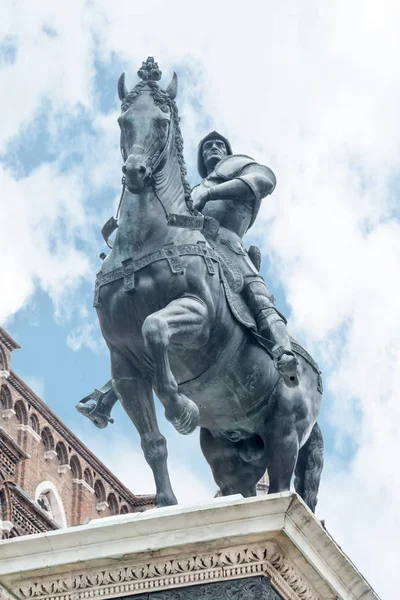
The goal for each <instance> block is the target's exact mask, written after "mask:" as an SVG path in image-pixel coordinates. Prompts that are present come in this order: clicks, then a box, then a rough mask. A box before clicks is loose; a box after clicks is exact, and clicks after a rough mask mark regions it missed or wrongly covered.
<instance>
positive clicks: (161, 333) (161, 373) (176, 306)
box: [142, 296, 209, 434]
mask: <svg viewBox="0 0 400 600" xmlns="http://www.w3.org/2000/svg"><path fill="white" fill-rule="evenodd" d="M142 334H143V338H144V341H145V345H146V348H147V350H148V352H149V354H150V356H151V357H152V359H153V362H154V389H155V392H156V394H157V396H158V398H159V399H160V401H161V402H162V404H163V406H164V408H165V417H166V419H167V420H168V421H170V423H172V425H173V426H174V427H175V429H176V430H177V431H179V433H182V434H188V433H191V432H192V431H194V429H196V427H197V426H198V425H199V409H198V408H197V406H196V404H195V403H194V402H192V400H190V399H189V398H188V397H187V396H185V394H182V393H180V392H179V391H178V384H177V382H176V379H175V377H174V375H173V373H172V371H171V367H170V364H169V359H168V346H169V344H170V343H178V344H184V345H185V346H187V347H189V348H191V349H193V348H201V347H202V346H203V345H204V344H205V343H206V341H207V339H208V336H209V320H208V312H207V308H206V305H205V304H204V302H203V301H202V300H200V299H198V298H195V297H193V296H190V297H182V298H178V299H176V300H173V301H172V302H170V303H169V304H168V306H166V307H165V308H163V309H162V310H159V311H157V312H155V313H153V314H151V315H149V316H148V317H147V318H146V320H145V321H144V323H143V327H142Z"/></svg>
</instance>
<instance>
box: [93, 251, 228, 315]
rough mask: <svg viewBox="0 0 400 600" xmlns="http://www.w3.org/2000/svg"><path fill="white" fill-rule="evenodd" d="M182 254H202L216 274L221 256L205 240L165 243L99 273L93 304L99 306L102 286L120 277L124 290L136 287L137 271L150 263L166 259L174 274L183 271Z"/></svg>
mask: <svg viewBox="0 0 400 600" xmlns="http://www.w3.org/2000/svg"><path fill="white" fill-rule="evenodd" d="M181 256H202V257H203V259H204V262H205V263H206V266H207V271H208V273H209V274H210V275H215V272H216V271H215V267H214V264H213V261H215V262H218V263H219V256H218V254H217V253H216V252H215V250H213V248H210V246H209V245H208V244H207V243H206V242H203V241H200V242H197V244H181V245H180V246H176V245H175V244H174V243H172V244H165V246H163V247H162V248H161V249H160V250H156V251H155V252H151V253H150V254H147V255H146V256H143V257H142V258H139V259H138V260H135V259H133V258H127V259H126V260H123V261H122V266H121V267H118V268H117V269H114V270H113V271H110V272H109V273H98V274H97V277H96V284H95V289H94V301H93V306H94V307H95V308H97V307H98V306H99V295H100V288H101V287H102V286H103V285H106V284H107V283H112V282H113V281H117V280H119V279H123V280H124V291H125V292H127V293H129V292H132V291H133V290H134V289H135V273H136V271H139V270H140V269H143V268H144V267H147V266H148V265H151V264H153V263H155V262H157V261H159V260H166V261H167V262H168V264H169V267H170V269H171V272H172V273H174V274H179V273H183V265H182V261H181Z"/></svg>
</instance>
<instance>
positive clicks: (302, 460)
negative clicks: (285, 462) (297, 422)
mask: <svg viewBox="0 0 400 600" xmlns="http://www.w3.org/2000/svg"><path fill="white" fill-rule="evenodd" d="M323 452H324V442H323V438H322V433H321V430H320V428H319V425H318V423H315V425H314V427H313V429H312V431H311V434H310V437H309V438H308V440H307V441H306V443H305V444H304V446H303V447H302V448H301V449H300V452H299V457H298V459H297V464H296V470H295V478H294V488H295V490H296V492H297V493H298V494H299V496H300V497H301V498H303V500H304V502H305V503H306V504H307V506H308V507H309V508H310V510H312V512H315V507H316V505H317V495H318V489H319V482H320V479H321V472H322V468H323V464H324V457H323Z"/></svg>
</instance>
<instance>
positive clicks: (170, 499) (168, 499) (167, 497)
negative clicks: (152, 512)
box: [154, 492, 178, 508]
mask: <svg viewBox="0 0 400 600" xmlns="http://www.w3.org/2000/svg"><path fill="white" fill-rule="evenodd" d="M154 504H155V505H156V508H162V507H163V506H175V504H178V500H177V499H176V498H175V495H174V493H173V492H171V493H169V494H166V493H164V492H160V493H159V494H156V497H155V502H154Z"/></svg>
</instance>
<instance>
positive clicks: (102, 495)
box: [94, 479, 106, 503]
mask: <svg viewBox="0 0 400 600" xmlns="http://www.w3.org/2000/svg"><path fill="white" fill-rule="evenodd" d="M94 495H95V496H96V500H97V503H99V502H105V500H106V490H105V489H104V485H103V482H102V481H100V479H97V480H96V481H95V484H94Z"/></svg>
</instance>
